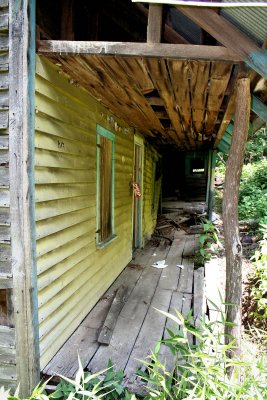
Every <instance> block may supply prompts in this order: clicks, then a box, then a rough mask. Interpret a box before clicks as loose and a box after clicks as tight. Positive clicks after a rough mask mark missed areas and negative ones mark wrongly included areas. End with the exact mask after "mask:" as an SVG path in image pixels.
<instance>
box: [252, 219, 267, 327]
mask: <svg viewBox="0 0 267 400" xmlns="http://www.w3.org/2000/svg"><path fill="white" fill-rule="evenodd" d="M262 230H263V239H262V240H261V242H260V248H259V250H257V251H256V253H255V256H254V265H255V267H256V270H255V277H256V280H255V286H254V287H253V289H252V297H253V299H254V301H256V304H257V307H255V311H254V312H253V314H254V317H255V318H256V319H258V320H261V321H262V323H261V325H263V327H264V326H265V328H266V327H267V325H266V324H267V322H266V321H267V225H263V226H262Z"/></svg>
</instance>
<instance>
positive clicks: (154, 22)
mask: <svg viewBox="0 0 267 400" xmlns="http://www.w3.org/2000/svg"><path fill="white" fill-rule="evenodd" d="M162 12H163V7H162V5H159V4H150V5H149V12H148V22H147V42H148V43H160V42H161V32H162Z"/></svg>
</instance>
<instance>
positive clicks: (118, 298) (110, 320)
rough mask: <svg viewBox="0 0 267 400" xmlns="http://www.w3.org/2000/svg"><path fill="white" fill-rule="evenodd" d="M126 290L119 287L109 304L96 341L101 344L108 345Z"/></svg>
mask: <svg viewBox="0 0 267 400" xmlns="http://www.w3.org/2000/svg"><path fill="white" fill-rule="evenodd" d="M127 291H128V288H127V286H126V287H124V286H121V287H120V288H119V289H118V291H117V293H116V295H115V297H114V299H113V302H112V304H111V307H110V310H109V312H108V315H107V317H106V319H105V322H104V324H103V327H102V329H101V331H100V333H99V336H98V339H97V341H98V342H99V343H101V344H109V343H110V340H111V337H112V333H113V330H114V327H115V325H116V321H117V318H118V316H119V313H120V311H121V309H122V307H123V305H124V303H125V297H126V294H127Z"/></svg>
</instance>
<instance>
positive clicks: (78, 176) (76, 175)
mask: <svg viewBox="0 0 267 400" xmlns="http://www.w3.org/2000/svg"><path fill="white" fill-rule="evenodd" d="M95 178H96V171H94V170H93V169H91V170H90V171H88V170H70V169H61V168H51V167H49V168H47V167H36V168H35V183H36V184H40V185H43V184H51V183H86V182H87V183H90V182H95Z"/></svg>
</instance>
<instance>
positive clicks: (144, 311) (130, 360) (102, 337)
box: [43, 230, 206, 387]
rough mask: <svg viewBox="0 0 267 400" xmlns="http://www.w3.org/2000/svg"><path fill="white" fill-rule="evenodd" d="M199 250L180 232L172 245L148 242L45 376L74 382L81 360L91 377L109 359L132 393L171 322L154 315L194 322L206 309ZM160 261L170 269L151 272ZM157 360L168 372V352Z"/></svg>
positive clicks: (195, 242)
mask: <svg viewBox="0 0 267 400" xmlns="http://www.w3.org/2000/svg"><path fill="white" fill-rule="evenodd" d="M197 246H198V239H197V237H196V236H195V235H187V234H186V233H185V232H184V231H182V230H179V231H176V232H175V234H174V240H173V242H172V244H171V245H170V244H169V242H168V241H167V242H166V241H164V240H160V241H150V242H149V243H148V245H147V246H146V247H145V249H144V250H139V251H138V252H137V254H136V255H135V257H134V259H133V260H132V262H131V263H130V264H128V266H127V267H126V268H125V270H124V271H123V272H122V273H121V274H120V275H119V277H118V278H117V279H116V281H115V282H114V283H113V285H112V286H111V287H110V288H109V290H108V291H107V292H106V293H105V295H104V296H103V297H102V298H101V299H100V300H99V302H98V303H97V304H96V306H95V307H94V308H93V310H92V311H91V312H90V313H89V314H88V316H87V317H86V318H85V319H84V321H83V322H82V324H81V325H80V326H79V328H78V329H77V330H76V331H75V332H74V333H73V335H72V336H71V337H70V339H69V340H68V341H67V342H66V343H65V344H64V346H63V347H62V348H61V349H60V351H59V352H58V353H57V354H56V355H55V357H54V358H53V359H52V361H51V362H50V363H49V364H48V365H47V366H46V367H45V368H44V370H43V374H45V375H49V376H51V375H58V374H61V375H64V376H67V377H73V376H74V375H75V373H76V372H77V368H78V360H77V355H78V354H79V355H80V358H81V360H82V363H83V366H84V367H85V368H86V369H88V370H90V371H92V372H95V371H101V370H103V369H105V368H106V367H107V364H108V360H109V359H111V360H112V362H113V364H114V367H115V369H123V371H124V375H125V383H126V384H127V386H128V387H135V384H136V382H135V381H136V374H135V373H136V370H137V369H138V368H140V367H141V365H142V364H141V362H140V360H144V359H145V358H146V357H147V355H148V354H149V353H150V351H151V350H153V349H154V348H155V344H156V342H157V341H158V340H160V339H163V338H167V337H168V333H167V329H166V327H167V326H168V325H169V324H170V321H168V320H166V318H165V316H164V315H162V314H161V313H159V312H158V311H157V310H156V309H159V310H164V311H168V312H171V313H173V312H174V310H175V309H177V310H178V311H180V312H181V313H182V314H183V315H184V316H185V315H187V314H188V312H189V311H190V309H192V310H193V315H194V319H196V318H197V317H198V315H200V314H202V312H203V310H204V308H205V304H206V302H205V301H204V268H198V269H194V261H193V257H192V256H193V255H194V253H195V250H196V248H197ZM159 260H165V261H166V264H167V265H168V266H167V267H166V268H164V269H158V268H154V267H152V264H153V263H155V262H157V261H159ZM99 341H100V342H102V343H103V342H106V343H109V344H101V343H99ZM160 357H161V360H162V361H163V362H166V366H167V368H168V370H169V371H172V370H173V368H174V360H173V357H172V355H171V353H170V351H169V350H168V348H167V347H165V346H162V348H161V353H160Z"/></svg>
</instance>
